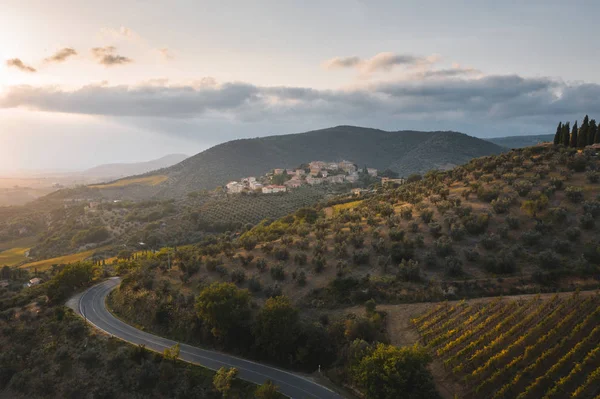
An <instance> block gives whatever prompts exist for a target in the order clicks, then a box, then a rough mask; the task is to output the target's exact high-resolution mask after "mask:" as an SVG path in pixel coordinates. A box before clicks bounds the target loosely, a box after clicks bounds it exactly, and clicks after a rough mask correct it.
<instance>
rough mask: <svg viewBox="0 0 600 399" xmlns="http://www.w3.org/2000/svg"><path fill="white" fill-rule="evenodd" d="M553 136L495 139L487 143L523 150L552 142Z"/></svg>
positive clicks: (541, 135) (539, 135)
mask: <svg viewBox="0 0 600 399" xmlns="http://www.w3.org/2000/svg"><path fill="white" fill-rule="evenodd" d="M553 139H554V135H553V134H537V135H533V136H507V137H493V138H491V139H486V140H487V141H489V142H491V143H494V144H497V145H499V146H501V147H506V148H523V147H529V146H532V145H536V144H539V143H544V142H552V140H553Z"/></svg>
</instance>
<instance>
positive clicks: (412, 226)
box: [408, 221, 419, 233]
mask: <svg viewBox="0 0 600 399" xmlns="http://www.w3.org/2000/svg"><path fill="white" fill-rule="evenodd" d="M408 228H409V229H410V231H412V232H413V233H416V232H417V231H419V222H417V221H414V222H410V223H409V224H408Z"/></svg>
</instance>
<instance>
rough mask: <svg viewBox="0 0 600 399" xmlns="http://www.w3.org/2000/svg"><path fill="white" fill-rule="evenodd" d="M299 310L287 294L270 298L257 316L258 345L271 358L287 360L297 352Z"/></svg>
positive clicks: (256, 335) (256, 334) (256, 333)
mask: <svg viewBox="0 0 600 399" xmlns="http://www.w3.org/2000/svg"><path fill="white" fill-rule="evenodd" d="M297 332H298V310H297V309H296V308H294V307H293V306H292V304H291V302H290V300H289V298H287V297H285V296H277V297H274V298H269V299H267V301H266V302H265V305H264V306H263V308H262V309H261V310H260V312H259V313H258V315H257V317H256V326H255V337H256V338H255V339H256V345H257V347H258V348H259V349H260V350H261V351H262V352H263V353H265V354H266V355H267V356H268V357H269V358H270V359H274V360H277V361H285V360H286V359H288V357H289V356H290V355H291V354H293V353H294V352H295V349H296V348H295V343H296V337H297Z"/></svg>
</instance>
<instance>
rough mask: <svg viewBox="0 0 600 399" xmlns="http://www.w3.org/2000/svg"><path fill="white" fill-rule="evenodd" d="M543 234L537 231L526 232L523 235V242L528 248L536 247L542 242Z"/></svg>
mask: <svg viewBox="0 0 600 399" xmlns="http://www.w3.org/2000/svg"><path fill="white" fill-rule="evenodd" d="M541 239H542V234H541V233H540V232H539V231H536V230H530V231H526V232H524V233H523V234H521V241H522V242H523V243H525V245H528V246H534V245H536V244H538V243H539V242H540V240H541Z"/></svg>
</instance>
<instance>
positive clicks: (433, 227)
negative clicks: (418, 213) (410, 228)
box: [428, 222, 442, 237]
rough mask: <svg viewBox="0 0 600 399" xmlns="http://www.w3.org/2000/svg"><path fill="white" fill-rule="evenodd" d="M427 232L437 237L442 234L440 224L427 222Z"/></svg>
mask: <svg viewBox="0 0 600 399" xmlns="http://www.w3.org/2000/svg"><path fill="white" fill-rule="evenodd" d="M428 226H429V232H430V233H431V235H432V236H434V237H439V236H440V234H442V226H441V225H440V224H439V223H437V222H431V223H429V225H428Z"/></svg>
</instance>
